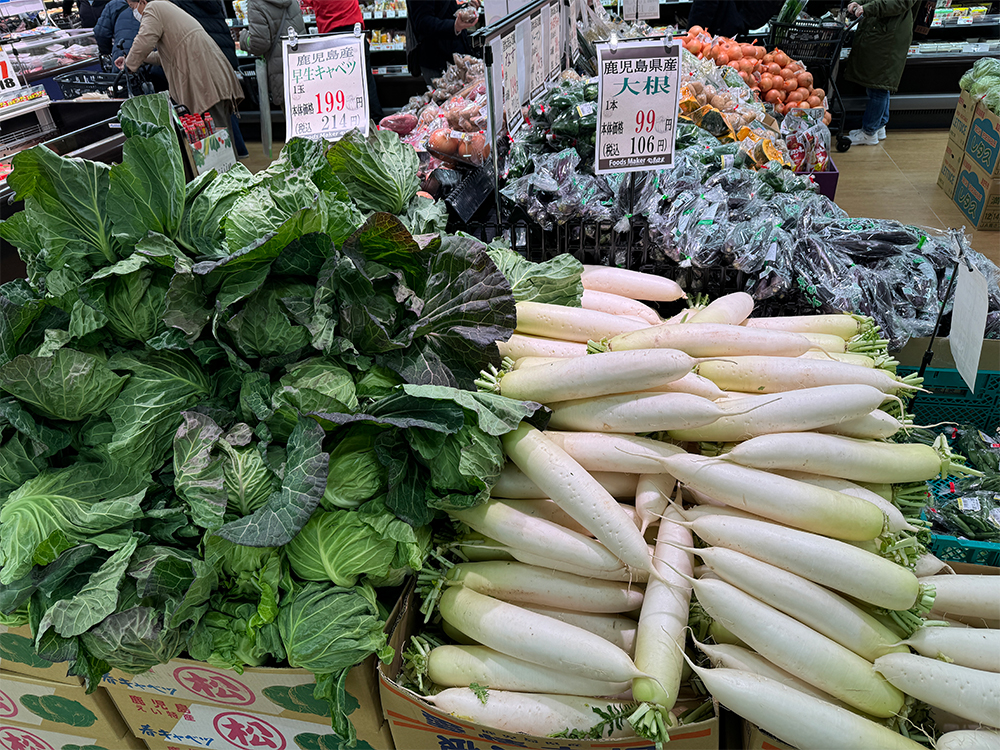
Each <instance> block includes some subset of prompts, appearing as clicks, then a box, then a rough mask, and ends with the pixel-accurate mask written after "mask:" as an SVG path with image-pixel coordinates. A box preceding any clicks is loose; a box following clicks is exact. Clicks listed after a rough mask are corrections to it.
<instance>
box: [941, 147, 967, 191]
mask: <svg viewBox="0 0 1000 750" xmlns="http://www.w3.org/2000/svg"><path fill="white" fill-rule="evenodd" d="M964 156H965V152H964V151H963V150H962V147H961V146H959V145H958V144H957V143H955V141H952V140H949V141H948V145H947V146H945V148H944V160H943V161H942V162H941V173H940V174H939V175H938V181H937V184H938V187H939V188H941V189H942V190H944V191H945V192H946V193H947V194H948V197H949V198H951V197H953V196H954V195H955V183H956V182H958V171H959V169H961V168H962V159H963V157H964Z"/></svg>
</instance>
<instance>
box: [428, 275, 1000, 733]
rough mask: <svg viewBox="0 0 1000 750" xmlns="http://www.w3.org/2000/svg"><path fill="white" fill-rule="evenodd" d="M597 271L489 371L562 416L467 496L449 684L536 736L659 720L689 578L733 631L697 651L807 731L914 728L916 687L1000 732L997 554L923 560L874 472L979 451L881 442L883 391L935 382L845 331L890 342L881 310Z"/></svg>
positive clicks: (717, 677) (535, 308)
mask: <svg viewBox="0 0 1000 750" xmlns="http://www.w3.org/2000/svg"><path fill="white" fill-rule="evenodd" d="M583 282H584V287H585V289H586V292H585V294H584V298H583V303H584V308H569V307H561V306H555V305H545V304H537V303H518V310H517V313H518V324H517V329H518V330H517V333H516V334H515V336H514V337H513V338H512V339H511V341H509V342H506V343H504V344H501V350H502V351H503V353H504V354H505V355H506V356H507V357H509V358H511V359H512V360H514V362H513V363H511V364H509V365H508V366H506V367H505V368H504V370H503V371H501V372H496V373H492V374H488V375H484V378H483V379H482V381H481V383H480V387H481V388H484V389H490V390H492V391H493V392H496V393H500V394H502V395H505V396H509V397H512V398H516V399H525V400H532V401H538V402H541V403H543V404H545V405H546V406H548V407H549V408H550V409H551V419H550V421H549V423H548V427H547V429H546V430H545V431H540V430H538V429H536V428H534V427H532V426H530V425H528V424H522V425H521V426H520V427H519V428H518V429H517V430H516V431H514V432H512V433H510V434H508V435H507V436H505V438H504V447H505V450H506V452H507V455H508V457H509V459H510V463H509V464H508V466H507V467H506V468H505V470H504V472H503V474H502V475H501V477H500V480H499V482H498V483H497V485H496V486H495V488H494V489H493V492H492V495H493V499H491V500H490V501H489V502H488V503H486V504H484V505H481V506H479V507H476V508H472V509H468V510H463V511H460V512H454V513H453V515H454V517H455V518H456V519H458V520H459V521H461V522H462V523H464V524H466V525H467V526H468V527H469V529H471V531H472V532H473V534H471V535H470V538H469V540H468V543H467V544H466V546H464V547H463V550H464V552H465V553H466V556H467V557H468V558H469V560H470V562H463V563H461V564H458V565H455V566H454V567H452V568H451V569H450V570H448V572H447V575H446V580H444V581H443V582H441V585H439V587H438V588H439V593H440V599H439V601H438V602H437V609H438V611H439V613H440V615H441V618H442V620H443V627H444V630H445V632H446V634H448V635H449V636H450V637H451V638H452V639H453V640H454V641H455V642H456V643H458V644H465V645H455V646H452V645H447V646H439V647H437V648H434V649H430V650H429V651H427V652H426V653H425V654H424V656H425V657H426V670H427V673H428V675H429V677H430V679H431V680H432V681H433V682H434V683H436V685H438V686H440V687H443V688H446V689H444V690H442V691H441V692H438V693H437V694H436V695H434V696H433V697H431V698H430V700H431V701H432V702H433V703H434V704H435V705H436V706H437V707H438V708H440V709H442V710H444V711H447V712H450V713H453V714H455V715H457V716H461V717H464V718H467V719H471V720H473V721H476V722H479V723H482V724H485V725H488V726H493V727H497V728H501V729H506V730H509V731H516V732H524V733H528V734H531V735H536V736H549V735H560V736H569V737H602V736H629V735H633V734H639V735H641V736H644V737H647V738H650V739H653V740H655V741H657V742H664V741H666V740H668V739H669V736H668V735H669V730H670V729H671V727H672V726H674V725H675V724H676V717H675V715H674V713H673V712H674V711H675V702H676V700H677V696H678V692H679V688H680V685H681V682H682V674H683V673H684V671H685V661H689V660H688V656H687V655H686V654H685V652H684V644H685V640H686V636H687V630H688V613H689V603H690V599H691V594H692V591H693V593H694V595H695V596H696V597H697V601H698V602H699V604H700V606H701V608H703V610H704V611H705V612H706V613H707V614H708V615H709V616H710V617H711V618H713V619H714V620H715V621H716V624H717V625H719V626H721V627H720V628H719V629H718V630H716V631H715V632H724V633H728V634H729V636H730V637H729V638H727V639H726V640H729V641H730V643H716V644H714V645H709V644H700V643H699V644H697V645H698V647H699V648H701V650H702V651H703V652H704V654H706V655H707V656H708V657H709V659H710V661H711V663H712V664H713V665H714V666H715V667H716V668H714V669H706V668H702V667H698V666H695V665H694V664H693V663H691V664H690V666H691V668H692V669H693V670H694V671H695V672H696V673H697V675H698V677H699V678H700V679H701V681H702V683H703V684H704V685H705V687H706V688H707V689H708V690H709V691H710V692H711V694H712V695H713V696H714V697H715V698H717V699H718V700H719V702H720V703H722V704H723V705H725V706H727V707H728V708H730V709H732V710H733V711H735V712H736V713H737V714H739V715H741V716H743V717H744V718H745V719H747V720H748V721H751V722H753V723H755V724H757V725H758V726H760V727H761V728H762V729H764V730H765V731H767V732H770V733H771V734H773V735H775V736H777V737H778V738H780V739H781V740H783V741H785V742H788V743H789V744H792V745H794V746H796V747H798V748H799V749H800V750H807V748H823V749H824V750H825V749H827V748H864V749H865V750H870V749H872V748H917V747H920V745H918V743H916V742H915V741H914V740H912V739H909V738H908V737H907V736H905V735H904V733H901V731H900V730H901V728H902V731H903V732H905V714H906V711H907V708H908V704H910V703H912V701H908V700H907V696H912V697H913V698H916V699H918V700H920V701H924V702H926V703H928V704H930V705H931V706H934V707H937V708H940V709H942V710H944V711H946V712H948V713H950V714H953V715H955V716H957V717H960V718H961V719H963V720H965V721H966V722H969V723H970V724H972V725H973V726H974V728H975V730H976V731H972V732H960V733H955V734H954V735H945V736H943V737H942V738H941V739H940V740H939V741H938V744H937V747H938V748H955V747H991V748H997V747H1000V735H997V734H995V733H993V731H992V729H995V728H1000V631H998V630H995V629H991V628H996V627H997V626H1000V576H960V575H935V576H933V577H929V578H923V579H919V578H918V577H917V575H916V573H915V572H914V569H913V567H914V566H913V565H912V563H913V561H914V558H915V556H914V555H911V556H909V557H906V556H904V557H902V558H901V557H900V556H899V555H898V554H897V553H898V549H899V548H900V547H907V546H909V547H910V548H911V551H912V547H914V546H918V542H917V541H916V535H917V534H918V533H919V532H920V529H919V528H918V527H915V526H913V525H911V524H910V523H909V522H908V521H907V520H906V519H905V518H904V517H903V515H902V514H901V513H900V511H899V510H898V509H897V508H896V507H895V506H893V505H892V503H891V502H890V501H888V500H886V499H885V498H883V497H882V496H880V495H878V494H876V493H875V492H873V491H871V490H870V489H867V488H866V487H865V486H864V485H865V484H867V483H871V484H873V485H886V484H890V483H903V482H921V481H924V480H927V479H930V478H932V477H935V476H937V475H939V474H940V473H942V472H944V473H946V474H947V473H948V472H951V473H962V472H965V471H967V470H965V469H964V467H962V466H961V465H960V464H952V456H951V455H950V453H949V452H948V450H947V447H946V444H944V443H943V442H939V443H936V444H935V446H933V447H932V446H927V445H922V444H907V443H897V442H888V441H887V440H886V439H887V438H889V437H891V436H892V435H894V434H895V433H896V432H897V431H898V430H900V429H901V427H902V424H901V422H900V421H898V420H896V419H894V418H893V417H891V416H889V414H888V413H886V412H885V411H882V410H881V409H880V407H881V406H883V405H885V404H892V403H894V402H897V403H898V402H899V395H898V394H905V393H907V392H908V391H911V390H913V389H915V388H916V387H917V385H916V384H914V383H911V382H907V381H906V380H902V379H900V378H897V377H896V376H894V375H893V374H891V373H890V372H887V371H885V370H882V369H879V368H877V367H875V366H872V365H874V364H875V363H874V361H872V362H866V361H864V358H863V357H861V358H859V357H858V356H857V355H850V354H847V353H846V352H847V350H848V349H850V348H851V347H850V345H849V343H848V341H849V340H850V339H852V338H853V337H855V336H858V335H861V336H865V335H867V336H868V339H869V340H872V336H871V335H870V332H866V331H865V330H864V328H865V326H866V323H865V322H864V321H863V319H859V318H857V317H855V316H851V315H817V316H811V317H803V318H773V319H762V318H757V319H754V318H749V316H750V313H751V312H752V309H753V301H752V299H751V298H750V297H749V296H748V295H746V294H733V295H728V296H726V297H722V298H719V299H718V300H716V301H714V302H712V303H711V304H709V305H708V306H707V307H705V308H704V309H702V310H700V311H697V312H692V313H688V314H687V316H686V318H685V319H684V322H675V320H671V321H667V322H662V321H661V320H660V317H659V315H658V314H657V313H656V311H655V310H653V309H652V308H651V307H648V306H646V305H644V304H642V303H641V302H637V301H636V300H647V301H669V300H675V299H678V298H679V297H681V296H682V294H683V293H682V291H681V290H680V289H679V287H677V285H676V284H674V283H673V282H671V281H669V280H666V279H663V278H659V277H654V276H647V275H644V274H638V273H636V272H631V271H622V270H618V269H611V268H590V267H588V268H587V270H586V271H585V273H584V276H583ZM593 308H600V309H593ZM588 342H589V343H590V349H591V351H592V352H593V351H596V352H597V353H588ZM648 433H655V435H656V437H657V438H661V439H651V438H649V437H639V436H638V435H641V434H648ZM703 443H711V444H713V447H714V450H713V451H711V452H713V453H714V454H715V455H699V454H700V453H701V452H702V451H701V448H703V447H705V446H703V445H702V444H703ZM720 444H721V445H720ZM705 452H706V453H709V452H710V451H705ZM682 499H683V500H685V501H687V509H684V507H683V506H682ZM695 536H696V537H697V538H698V539H699V540H700V541H701V542H702V543H703V545H705V546H704V548H697V549H696V548H695V546H694V537H695ZM695 557H697V558H699V559H700V561H701V564H700V565H698V566H697V567H696V566H695V563H694V558H695ZM890 558H891V559H890ZM899 559H903V560H907V561H909V562H911V565H910V567H905V566H903V565H900V564H898V563H897V562H895V561H894V560H899ZM917 563H918V565H917V568H918V569H919V570H921V571H928V572H932V573H936V572H938V571H940V570H941V569H942V567H943V564H941V563H940V562H939V561H935V560H934V558H933V557H932V556H927V555H925V556H923V557H921V558H920V559H919V560H918V561H917ZM935 563H936V564H935ZM935 595H936V598H935ZM925 623H926V624H925ZM911 649H912V651H911ZM913 651H915V652H916V653H913ZM901 718H902V719H903V720H901ZM980 726H982V727H983V728H982V729H981V730H979V729H978V728H979V727H980ZM961 743H965V744H961ZM971 743H978V744H971Z"/></svg>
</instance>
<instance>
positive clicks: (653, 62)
mask: <svg viewBox="0 0 1000 750" xmlns="http://www.w3.org/2000/svg"><path fill="white" fill-rule="evenodd" d="M680 60H681V58H680V45H679V44H677V43H675V42H674V41H673V40H672V39H658V40H650V41H636V42H619V44H618V47H617V49H615V50H614V51H612V49H611V47H610V46H609V45H608V44H606V43H605V44H600V45H598V47H597V75H598V82H597V85H598V99H597V101H598V110H597V144H596V145H597V149H596V154H595V162H596V163H595V170H594V171H595V172H597V173H598V174H607V173H609V172H623V171H630V172H631V171H645V170H650V169H662V168H664V167H671V166H673V163H674V140H675V137H676V126H677V96H678V92H679V91H680V75H681V65H680Z"/></svg>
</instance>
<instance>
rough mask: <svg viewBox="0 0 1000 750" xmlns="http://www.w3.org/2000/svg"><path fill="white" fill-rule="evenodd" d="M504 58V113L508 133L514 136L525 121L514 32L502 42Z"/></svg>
mask: <svg viewBox="0 0 1000 750" xmlns="http://www.w3.org/2000/svg"><path fill="white" fill-rule="evenodd" d="M500 43H501V45H502V58H501V60H500V75H501V78H502V80H503V113H504V117H505V118H506V119H507V132H508V133H510V135H514V133H516V132H517V131H518V130H519V129H520V127H521V123H522V121H523V120H524V118H523V117H521V100H520V96H519V95H518V83H517V36H516V34H515V33H514V32H513V31H512V32H510V33H509V34H508V35H507V36H505V37H503V38H502V39H501V40H500Z"/></svg>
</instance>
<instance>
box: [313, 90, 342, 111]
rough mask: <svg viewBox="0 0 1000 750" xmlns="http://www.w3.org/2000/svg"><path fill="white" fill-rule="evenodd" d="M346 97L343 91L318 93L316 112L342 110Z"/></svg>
mask: <svg viewBox="0 0 1000 750" xmlns="http://www.w3.org/2000/svg"><path fill="white" fill-rule="evenodd" d="M346 101H347V100H346V99H345V98H344V92H343V91H337V92H333V91H327V92H326V93H325V94H316V113H317V114H320V113H322V112H333V111H334V110H336V111H337V112H340V111H341V110H343V109H344V106H345V103H346Z"/></svg>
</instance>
